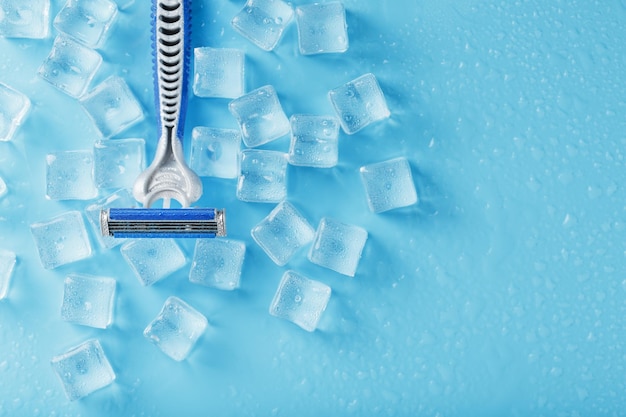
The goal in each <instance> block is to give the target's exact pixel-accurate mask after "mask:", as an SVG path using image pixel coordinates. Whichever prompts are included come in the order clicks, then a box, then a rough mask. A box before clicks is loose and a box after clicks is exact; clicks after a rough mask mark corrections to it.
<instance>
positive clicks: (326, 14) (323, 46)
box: [296, 1, 348, 55]
mask: <svg viewBox="0 0 626 417" xmlns="http://www.w3.org/2000/svg"><path fill="white" fill-rule="evenodd" d="M296 23H297V25H298V45H299V47H300V53H302V54H303V55H314V54H327V53H339V52H345V51H347V50H348V26H347V25H346V10H345V8H344V7H343V4H342V3H340V2H338V1H332V2H328V3H312V4H305V5H302V6H298V7H296Z"/></svg>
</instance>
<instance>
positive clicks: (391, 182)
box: [360, 158, 418, 213]
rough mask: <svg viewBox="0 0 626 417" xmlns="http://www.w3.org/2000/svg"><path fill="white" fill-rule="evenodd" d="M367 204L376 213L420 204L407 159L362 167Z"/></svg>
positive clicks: (397, 159) (391, 160) (396, 159)
mask: <svg viewBox="0 0 626 417" xmlns="http://www.w3.org/2000/svg"><path fill="white" fill-rule="evenodd" d="M360 172H361V180H362V181H363V186H364V187H365V192H366V194H367V203H368V205H369V208H370V210H371V211H373V212H374V213H381V212H383V211H387V210H392V209H395V208H399V207H406V206H410V205H413V204H416V203H417V202H418V197H417V192H416V191H415V184H414V183H413V176H412V175H411V166H410V165H409V161H408V160H407V159H406V158H395V159H390V160H388V161H383V162H378V163H375V164H371V165H366V166H363V167H361V169H360Z"/></svg>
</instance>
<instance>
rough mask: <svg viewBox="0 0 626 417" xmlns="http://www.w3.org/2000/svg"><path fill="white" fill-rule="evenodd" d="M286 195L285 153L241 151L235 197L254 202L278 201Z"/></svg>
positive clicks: (255, 150) (253, 150)
mask: <svg viewBox="0 0 626 417" xmlns="http://www.w3.org/2000/svg"><path fill="white" fill-rule="evenodd" d="M285 197H287V155H286V154H284V153H282V152H277V151H265V150H258V149H246V150H244V151H242V152H241V170H240V173H239V178H238V180H237V198H238V199H239V200H241V201H248V202H254V203H278V202H279V201H282V200H284V199H285Z"/></svg>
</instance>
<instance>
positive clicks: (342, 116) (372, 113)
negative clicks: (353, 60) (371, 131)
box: [328, 74, 390, 135]
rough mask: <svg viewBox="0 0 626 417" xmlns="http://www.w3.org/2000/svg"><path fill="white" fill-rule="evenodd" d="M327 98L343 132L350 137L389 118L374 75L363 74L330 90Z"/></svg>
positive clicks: (381, 92) (383, 97)
mask: <svg viewBox="0 0 626 417" xmlns="http://www.w3.org/2000/svg"><path fill="white" fill-rule="evenodd" d="M328 97H329V98H330V101H331V103H332V105H333V107H334V108H335V112H336V113H337V116H338V117H339V121H340V123H341V127H342V128H343V130H344V132H346V133H347V134H349V135H352V134H354V133H356V132H358V131H359V130H361V129H363V128H364V127H366V126H368V125H370V124H372V123H374V122H376V121H378V120H383V119H386V118H388V117H389V115H390V112H389V109H388V108H387V102H386V101H385V96H384V95H383V91H382V90H381V89H380V86H379V85H378V81H377V80H376V77H375V76H374V74H365V75H362V76H360V77H359V78H356V79H354V80H352V81H350V82H348V83H346V84H344V85H342V86H340V87H337V88H334V89H332V90H330V92H329V93H328Z"/></svg>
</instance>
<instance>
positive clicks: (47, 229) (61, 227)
mask: <svg viewBox="0 0 626 417" xmlns="http://www.w3.org/2000/svg"><path fill="white" fill-rule="evenodd" d="M30 231H31V234H32V235H33V238H34V240H35V244H36V246H37V251H38V252H39V259H40V260H41V264H42V265H43V267H44V268H46V269H53V268H56V267H58V266H61V265H65V264H68V263H71V262H75V261H79V260H81V259H85V258H88V257H90V256H91V243H90V242H89V237H88V236H87V230H85V223H84V222H83V217H82V216H81V214H80V212H78V211H68V212H66V213H64V214H62V215H60V216H57V217H54V218H52V219H50V220H47V221H43V222H39V223H34V224H31V225H30Z"/></svg>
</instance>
